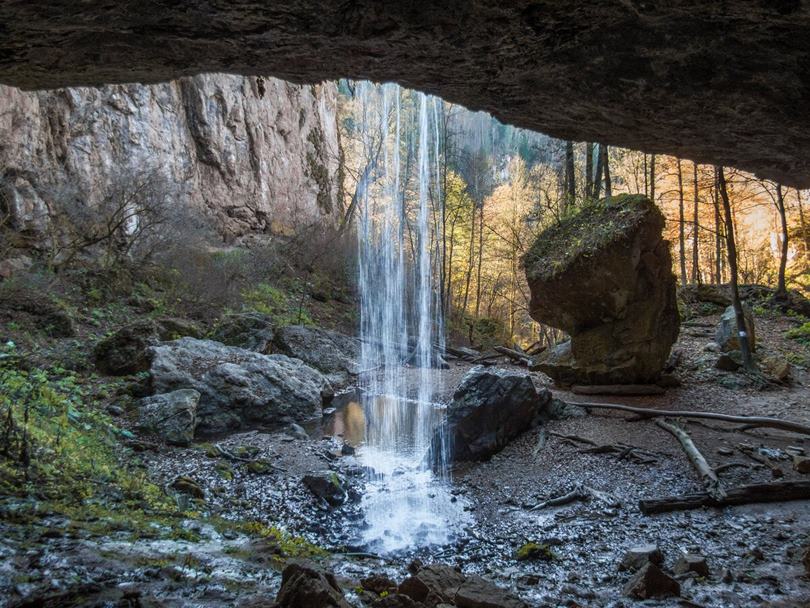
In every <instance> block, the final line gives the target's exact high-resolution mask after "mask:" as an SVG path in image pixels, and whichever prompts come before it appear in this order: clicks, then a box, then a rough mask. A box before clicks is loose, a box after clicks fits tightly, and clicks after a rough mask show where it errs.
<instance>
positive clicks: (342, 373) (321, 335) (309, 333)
mask: <svg viewBox="0 0 810 608" xmlns="http://www.w3.org/2000/svg"><path fill="white" fill-rule="evenodd" d="M273 343H274V345H275V347H276V348H277V349H278V351H279V352H282V353H284V354H285V355H289V356H290V357H295V358H296V359H301V360H302V361H303V362H304V363H306V364H308V365H311V366H312V367H314V368H315V369H317V370H320V371H321V372H323V373H324V374H326V377H327V378H328V379H329V382H330V383H331V384H332V386H333V387H335V388H342V387H344V386H346V385H348V384H349V382H350V380H351V379H352V378H353V377H354V376H356V375H357V373H358V372H359V371H360V368H359V366H358V364H357V361H358V360H359V358H360V342H359V341H358V340H357V338H353V337H351V336H347V335H345V334H341V333H338V332H336V331H329V330H327V329H321V328H318V327H306V326H304V325H288V326H287V327H282V328H281V329H279V330H278V331H277V332H276V334H275V338H274V340H273Z"/></svg>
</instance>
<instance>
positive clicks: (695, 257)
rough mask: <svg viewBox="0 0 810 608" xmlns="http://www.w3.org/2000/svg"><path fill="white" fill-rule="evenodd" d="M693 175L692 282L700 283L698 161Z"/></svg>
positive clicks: (694, 165)
mask: <svg viewBox="0 0 810 608" xmlns="http://www.w3.org/2000/svg"><path fill="white" fill-rule="evenodd" d="M692 176H693V179H692V189H693V190H694V196H693V202H694V206H693V208H692V283H694V284H695V285H698V284H699V283H700V255H699V245H700V223H699V221H700V218H699V216H698V201H699V192H700V184H699V183H698V166H697V163H692Z"/></svg>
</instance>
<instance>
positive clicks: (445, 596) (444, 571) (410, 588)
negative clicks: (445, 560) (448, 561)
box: [398, 564, 465, 606]
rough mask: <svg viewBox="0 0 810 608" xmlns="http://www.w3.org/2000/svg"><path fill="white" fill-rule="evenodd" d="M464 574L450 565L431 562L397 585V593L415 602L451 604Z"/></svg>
mask: <svg viewBox="0 0 810 608" xmlns="http://www.w3.org/2000/svg"><path fill="white" fill-rule="evenodd" d="M464 581H465V576H464V575H463V574H461V573H460V572H458V571H456V570H454V569H453V568H451V567H450V566H445V565H443V564H432V565H429V566H425V567H424V568H421V569H420V570H419V571H418V572H417V573H416V574H414V575H413V576H410V577H408V578H406V579H405V580H404V581H402V583H400V585H399V589H398V590H399V593H402V594H404V595H407V596H408V597H410V598H411V599H413V600H416V601H417V602H422V603H424V604H426V605H428V606H436V605H437V604H439V603H442V602H445V603H448V604H452V603H453V600H454V599H455V597H456V592H457V591H458V589H459V587H461V585H462V583H464Z"/></svg>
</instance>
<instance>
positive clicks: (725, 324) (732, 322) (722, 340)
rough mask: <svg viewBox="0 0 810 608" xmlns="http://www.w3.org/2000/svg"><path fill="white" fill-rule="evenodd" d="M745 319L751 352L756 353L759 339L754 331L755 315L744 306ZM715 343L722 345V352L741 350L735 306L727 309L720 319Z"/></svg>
mask: <svg viewBox="0 0 810 608" xmlns="http://www.w3.org/2000/svg"><path fill="white" fill-rule="evenodd" d="M743 317H744V318H745V329H746V332H747V333H748V343H749V345H750V346H751V350H752V351H755V350H756V349H757V338H756V332H755V331H754V315H753V314H752V313H751V309H750V308H749V307H748V306H746V305H743ZM714 341H715V342H717V343H718V344H719V345H720V350H722V351H723V352H730V351H734V350H739V348H740V338H739V335H738V330H737V316H736V313H735V312H734V307H733V306H729V307H728V308H726V310H725V311H724V312H723V314H722V316H721V317H720V324H719V325H718V326H717V331H716V332H715V336H714Z"/></svg>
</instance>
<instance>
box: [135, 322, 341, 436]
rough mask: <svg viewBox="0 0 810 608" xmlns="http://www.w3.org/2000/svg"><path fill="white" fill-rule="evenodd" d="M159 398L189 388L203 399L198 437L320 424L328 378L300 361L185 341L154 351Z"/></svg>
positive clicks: (154, 381)
mask: <svg viewBox="0 0 810 608" xmlns="http://www.w3.org/2000/svg"><path fill="white" fill-rule="evenodd" d="M150 355H151V360H152V363H151V367H150V369H149V371H150V374H151V379H152V388H153V390H154V391H155V392H156V393H167V392H171V391H174V390H177V389H182V388H191V389H194V390H196V391H198V392H199V393H200V404H199V408H198V410H197V418H198V426H197V431H198V432H199V433H200V434H209V435H210V434H215V433H223V432H226V431H231V430H234V429H238V428H240V427H243V426H249V425H251V424H268V423H277V422H281V421H282V419H287V418H290V419H293V420H296V421H304V420H311V419H315V418H319V417H320V416H321V413H322V404H323V397H322V393H323V392H325V391H328V390H329V384H328V382H327V380H326V378H325V377H324V376H323V375H322V374H321V373H320V372H318V371H317V370H314V369H312V368H311V367H309V366H308V365H306V364H305V363H304V362H302V361H299V360H298V359H291V358H289V357H286V356H284V355H262V354H259V353H255V352H252V351H248V350H244V349H241V348H236V347H232V346H225V345H224V344H220V343H219V342H213V341H211V340H197V339H194V338H181V339H179V340H174V341H172V342H167V343H165V344H161V345H159V346H155V347H152V348H151V349H150Z"/></svg>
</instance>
